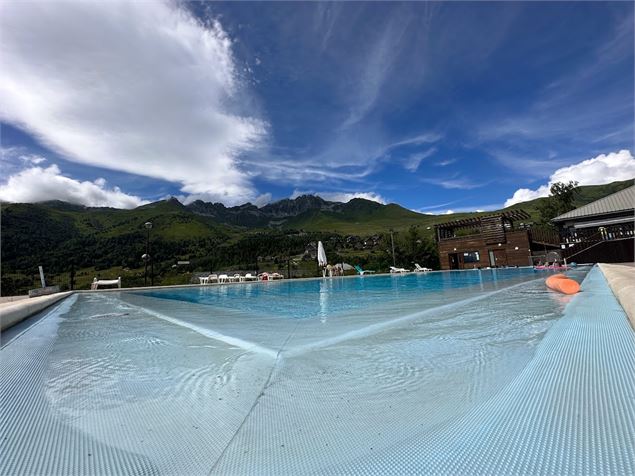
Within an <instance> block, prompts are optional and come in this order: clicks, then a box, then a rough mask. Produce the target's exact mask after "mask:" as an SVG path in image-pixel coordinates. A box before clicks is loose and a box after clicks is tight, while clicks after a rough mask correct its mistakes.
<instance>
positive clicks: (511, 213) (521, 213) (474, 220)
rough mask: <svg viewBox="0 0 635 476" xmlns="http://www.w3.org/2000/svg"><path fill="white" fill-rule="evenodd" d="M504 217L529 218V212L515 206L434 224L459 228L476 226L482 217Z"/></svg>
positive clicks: (436, 226)
mask: <svg viewBox="0 0 635 476" xmlns="http://www.w3.org/2000/svg"><path fill="white" fill-rule="evenodd" d="M494 217H496V218H505V219H507V220H510V221H518V220H527V219H528V218H530V215H529V213H527V212H526V211H525V210H521V209H520V208H517V209H515V210H507V211H505V212H500V213H494V214H492V215H482V216H478V217H470V218H463V219H461V220H454V221H448V222H445V223H439V224H437V225H434V226H435V228H459V227H462V226H478V225H480V224H481V220H482V219H483V218H494Z"/></svg>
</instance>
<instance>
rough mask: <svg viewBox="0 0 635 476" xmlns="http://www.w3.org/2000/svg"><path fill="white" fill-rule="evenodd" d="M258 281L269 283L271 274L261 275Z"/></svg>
mask: <svg viewBox="0 0 635 476" xmlns="http://www.w3.org/2000/svg"><path fill="white" fill-rule="evenodd" d="M258 279H260V281H269V279H270V278H269V273H260V274H259V275H258Z"/></svg>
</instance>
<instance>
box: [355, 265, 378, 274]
mask: <svg viewBox="0 0 635 476" xmlns="http://www.w3.org/2000/svg"><path fill="white" fill-rule="evenodd" d="M355 271H357V272H358V273H359V274H360V275H361V276H364V275H365V274H373V273H374V272H375V271H373V270H372V269H362V267H361V266H360V265H358V264H356V265H355Z"/></svg>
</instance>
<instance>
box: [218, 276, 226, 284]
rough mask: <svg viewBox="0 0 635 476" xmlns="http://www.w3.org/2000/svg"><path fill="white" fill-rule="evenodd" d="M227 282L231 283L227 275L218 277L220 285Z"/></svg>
mask: <svg viewBox="0 0 635 476" xmlns="http://www.w3.org/2000/svg"><path fill="white" fill-rule="evenodd" d="M227 281H229V276H227V275H226V274H219V275H218V282H219V283H226V282H227Z"/></svg>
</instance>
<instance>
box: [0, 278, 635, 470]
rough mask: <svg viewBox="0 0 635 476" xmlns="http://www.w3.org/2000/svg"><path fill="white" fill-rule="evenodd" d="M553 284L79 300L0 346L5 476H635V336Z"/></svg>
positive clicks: (206, 292) (277, 288)
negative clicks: (524, 475) (513, 475)
mask: <svg viewBox="0 0 635 476" xmlns="http://www.w3.org/2000/svg"><path fill="white" fill-rule="evenodd" d="M586 273H587V271H586V270H578V271H574V272H573V275H574V277H576V278H578V279H580V280H581V279H582V278H584V277H585V275H586ZM547 274H548V273H547V272H535V271H533V270H527V269H518V270H515V269H509V270H487V271H485V270H483V271H466V272H454V273H429V274H425V275H423V274H422V275H414V274H413V275H405V276H378V277H363V278H361V277H360V278H351V279H348V278H347V279H339V278H338V279H326V280H322V279H319V280H307V281H296V282H271V283H255V284H248V285H244V286H243V285H230V286H211V287H205V288H184V289H176V290H175V289H170V290H146V291H134V292H108V293H92V294H81V295H74V296H72V297H71V298H69V299H67V300H65V301H64V302H62V303H61V304H60V305H58V306H57V307H56V308H54V309H52V310H50V311H48V312H47V313H46V316H43V317H42V318H41V319H40V320H38V321H37V323H36V324H34V325H32V326H31V327H30V328H28V329H24V331H23V333H22V334H19V333H17V332H16V333H14V335H13V336H9V337H10V340H9V341H8V343H5V344H4V347H3V349H2V367H3V373H2V440H1V443H0V450H1V454H2V455H3V457H2V459H1V461H0V472H1V473H2V474H36V473H37V474H42V473H47V474H53V473H54V474H60V473H64V474H86V473H92V474H95V473H99V474H106V473H107V474H112V473H117V474H130V473H134V474H138V473H142V474H186V473H187V474H210V473H213V474H263V473H266V474H298V473H311V472H313V473H315V472H317V473H332V474H342V473H347V474H350V473H366V474H384V473H400V474H403V473H435V474H438V473H445V474H456V473H489V474H492V473H499V474H500V473H532V474H533V473H543V474H548V473H550V474H553V473H633V471H635V466H634V461H635V450H633V448H635V424H634V423H635V417H634V413H635V383H634V382H633V379H632V378H631V379H629V378H628V376H629V375H630V376H632V375H633V372H635V337H634V333H633V332H632V330H631V329H630V328H629V327H628V323H627V322H626V320H625V319H624V320H623V321H622V320H621V318H622V317H623V313H622V315H620V312H621V308H619V305H618V304H617V303H616V302H615V299H614V298H613V297H612V294H611V293H610V291H608V288H607V287H606V285H605V284H606V283H603V282H602V280H603V277H602V276H601V273H600V272H599V271H598V270H597V269H596V268H594V269H593V270H592V271H590V272H589V274H588V276H586V279H585V282H584V285H583V290H584V292H583V293H581V294H579V295H578V296H575V297H574V298H573V299H572V298H571V297H567V296H562V295H558V294H556V293H553V292H550V291H547V290H546V289H545V287H544V283H543V279H544V277H545V276H546V275H547ZM586 300H594V301H593V302H596V301H598V300H599V302H602V303H603V308H602V312H601V313H600V315H598V311H597V308H594V307H593V306H591V305H586V304H585V303H586V302H587V301H586ZM589 302H591V301H589ZM594 309H595V310H594ZM624 326H626V328H625V327H624Z"/></svg>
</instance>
